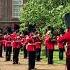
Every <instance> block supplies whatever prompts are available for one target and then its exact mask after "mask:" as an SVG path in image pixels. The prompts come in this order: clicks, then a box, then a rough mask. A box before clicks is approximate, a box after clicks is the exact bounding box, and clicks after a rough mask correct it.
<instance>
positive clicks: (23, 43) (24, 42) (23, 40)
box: [21, 38, 26, 46]
mask: <svg viewBox="0 0 70 70" xmlns="http://www.w3.org/2000/svg"><path fill="white" fill-rule="evenodd" d="M21 44H22V45H23V46H24V45H25V44H26V39H25V38H22V39H21Z"/></svg>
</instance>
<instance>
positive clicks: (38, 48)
mask: <svg viewBox="0 0 70 70" xmlns="http://www.w3.org/2000/svg"><path fill="white" fill-rule="evenodd" d="M34 43H35V46H36V60H37V61H40V59H41V58H40V56H41V38H40V36H39V33H37V34H36V35H35V38H34Z"/></svg>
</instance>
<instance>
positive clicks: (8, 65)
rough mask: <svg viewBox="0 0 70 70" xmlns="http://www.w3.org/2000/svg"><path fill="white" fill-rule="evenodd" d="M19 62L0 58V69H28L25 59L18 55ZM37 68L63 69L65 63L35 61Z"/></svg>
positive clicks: (47, 69) (38, 69) (46, 69)
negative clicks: (15, 63)
mask: <svg viewBox="0 0 70 70" xmlns="http://www.w3.org/2000/svg"><path fill="white" fill-rule="evenodd" d="M19 62H20V64H18V65H13V64H12V61H10V62H6V61H5V58H0V70H28V65H27V64H28V63H27V59H23V56H20V60H19ZM36 68H37V70H65V65H60V64H58V65H55V64H54V65H48V64H47V62H45V61H41V62H36Z"/></svg>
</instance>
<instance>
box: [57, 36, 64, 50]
mask: <svg viewBox="0 0 70 70" xmlns="http://www.w3.org/2000/svg"><path fill="white" fill-rule="evenodd" d="M59 38H60V36H58V37H57V45H58V47H59V48H62V49H63V48H64V42H63V43H59V42H58V40H59Z"/></svg>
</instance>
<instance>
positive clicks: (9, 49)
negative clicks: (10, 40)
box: [6, 47, 12, 61]
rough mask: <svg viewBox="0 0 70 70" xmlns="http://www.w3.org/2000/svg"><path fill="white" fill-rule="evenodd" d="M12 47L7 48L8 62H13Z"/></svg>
mask: <svg viewBox="0 0 70 70" xmlns="http://www.w3.org/2000/svg"><path fill="white" fill-rule="evenodd" d="M11 52H12V47H6V61H10V60H11Z"/></svg>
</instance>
